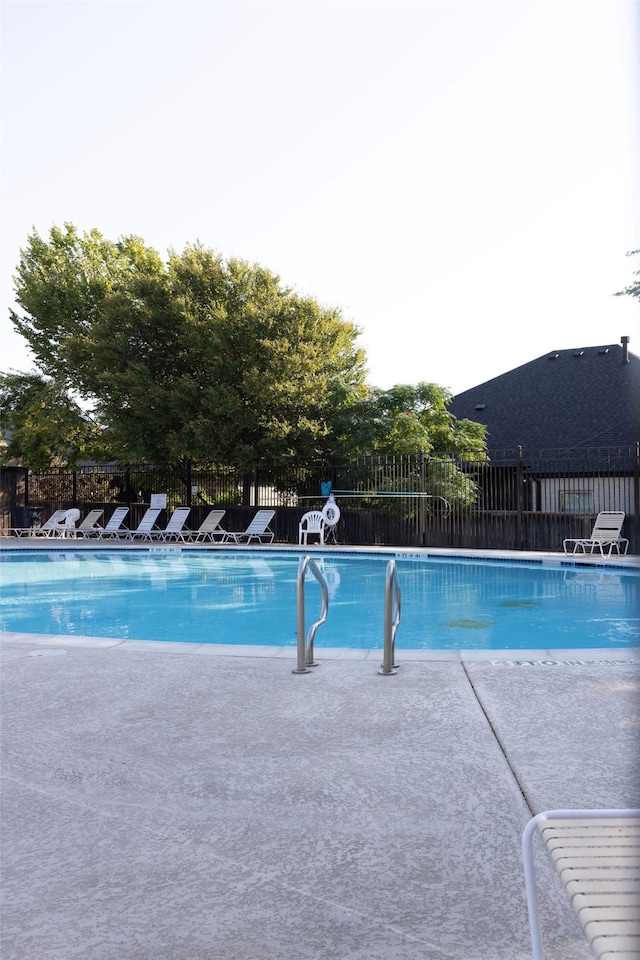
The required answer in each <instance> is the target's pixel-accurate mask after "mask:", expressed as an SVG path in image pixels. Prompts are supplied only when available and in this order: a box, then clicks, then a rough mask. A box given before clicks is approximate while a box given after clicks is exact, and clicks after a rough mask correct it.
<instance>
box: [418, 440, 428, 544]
mask: <svg viewBox="0 0 640 960" xmlns="http://www.w3.org/2000/svg"><path fill="white" fill-rule="evenodd" d="M426 492H427V477H426V472H425V465H424V450H421V451H420V493H421V494H422V496H421V497H420V498H419V500H418V522H419V524H420V527H419V531H418V543H419V544H420V546H421V547H424V546H426V543H427V513H426V500H425V497H424V494H425V493H426Z"/></svg>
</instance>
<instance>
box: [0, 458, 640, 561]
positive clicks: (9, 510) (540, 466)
mask: <svg viewBox="0 0 640 960" xmlns="http://www.w3.org/2000/svg"><path fill="white" fill-rule="evenodd" d="M328 484H331V490H332V492H333V493H334V495H335V496H336V499H337V501H338V503H339V505H340V510H341V518H340V524H339V527H338V530H337V536H338V539H339V540H340V541H341V542H344V543H353V544H395V545H408V546H412V545H416V546H427V545H431V546H456V547H479V548H487V547H488V548H495V549H498V548H502V549H531V550H558V549H559V548H560V549H561V545H562V540H563V538H565V537H578V536H586V535H588V534H589V532H590V530H591V527H592V525H593V520H594V518H595V516H596V515H597V514H598V513H599V512H600V511H601V510H623V511H624V512H625V514H626V521H625V529H624V536H626V537H628V538H629V540H630V550H631V552H635V553H637V552H640V540H639V533H640V530H639V527H640V524H639V510H640V454H639V445H636V446H635V447H632V448H621V447H620V448H606V449H597V448H596V449H590V450H570V449H567V450H538V451H528V450H522V449H521V448H517V449H516V450H509V451H498V452H496V451H493V452H492V453H491V455H490V457H486V456H483V455H480V454H478V453H477V452H465V451H455V452H452V453H450V454H438V455H429V454H407V455H404V456H378V455H376V456H361V457H354V458H352V459H350V460H348V461H338V460H335V459H328V460H321V461H317V462H313V463H309V464H305V465H303V466H300V467H299V468H296V469H289V470H288V471H286V472H282V473H274V472H269V473H267V471H265V470H262V469H260V468H259V467H257V468H256V469H255V470H254V471H253V472H252V474H250V475H248V476H247V475H244V476H243V475H241V474H239V473H238V472H237V471H235V470H233V469H231V468H229V467H224V466H216V465H210V466H207V467H203V466H198V467H195V466H192V465H190V464H185V465H184V466H183V467H181V468H180V469H176V470H167V469H159V468H155V467H153V466H150V465H132V466H129V467H126V468H123V467H118V466H115V465H112V464H109V465H106V466H105V465H96V464H86V465H84V466H81V467H79V468H78V469H77V470H75V471H67V470H51V471H48V472H46V473H32V472H30V471H27V470H24V469H22V468H5V469H4V470H3V480H2V501H1V505H0V510H1V514H2V516H1V520H2V525H3V528H5V529H6V528H7V527H9V526H16V525H21V524H19V523H17V522H16V518H17V515H18V514H17V512H18V511H21V510H22V511H25V510H27V509H29V510H32V511H33V510H34V509H35V510H37V511H39V512H41V513H42V514H43V515H49V513H52V512H53V511H54V510H56V509H63V508H67V507H79V508H80V509H81V510H86V511H88V510H90V509H93V508H95V507H102V508H103V509H104V511H105V515H108V514H109V513H110V512H111V510H112V509H113V507H114V506H116V505H122V504H126V505H127V506H128V507H129V510H130V514H129V519H130V523H136V522H137V521H138V519H139V518H140V517H141V516H142V514H143V512H144V509H145V507H146V505H148V503H149V501H150V497H151V494H152V493H165V494H166V495H167V510H168V512H170V511H171V510H172V509H173V508H175V507H176V506H178V505H183V504H186V505H187V506H190V507H191V513H190V517H189V520H190V524H189V525H190V526H192V527H195V526H197V525H198V524H199V523H200V522H201V519H203V518H204V516H205V515H206V513H207V511H208V510H209V509H210V508H211V507H214V506H215V507H221V508H224V509H225V510H226V511H227V513H226V515H225V523H228V527H229V529H243V528H244V526H246V523H247V522H248V519H249V518H250V516H252V514H253V512H254V511H255V508H257V507H273V508H275V509H276V511H277V513H276V518H275V531H276V538H277V539H278V540H281V541H283V542H296V541H297V532H298V521H299V518H300V516H301V515H302V513H303V512H305V511H306V510H309V509H313V508H316V507H321V506H322V504H323V502H324V500H325V498H326V492H327V490H328ZM24 515H25V514H24V512H23V513H22V514H20V516H21V517H24Z"/></svg>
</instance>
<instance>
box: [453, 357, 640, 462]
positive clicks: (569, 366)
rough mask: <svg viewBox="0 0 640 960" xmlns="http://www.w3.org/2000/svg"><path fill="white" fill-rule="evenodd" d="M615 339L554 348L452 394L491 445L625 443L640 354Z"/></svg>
mask: <svg viewBox="0 0 640 960" xmlns="http://www.w3.org/2000/svg"><path fill="white" fill-rule="evenodd" d="M627 359H628V362H627V363H625V362H624V357H623V348H622V347H621V345H620V344H609V345H607V346H601V347H578V348H576V349H573V350H553V351H551V352H550V353H547V354H544V356H542V357H538V358H537V359H536V360H532V361H530V363H525V364H523V365H522V366H521V367H516V368H515V369H514V370H510V371H509V372H508V373H504V374H502V376H500V377H494V379H493V380H487V381H486V382H485V383H481V384H479V385H478V386H477V387H472V388H471V389H470V390H465V391H464V392H463V393H459V394H458V395H457V396H456V397H454V399H453V401H452V402H451V404H450V406H449V408H448V409H449V411H450V412H451V413H453V414H454V416H456V417H457V418H459V419H461V418H468V419H469V420H475V421H476V422H478V423H483V424H484V425H485V426H486V427H487V429H488V445H489V449H490V450H508V449H515V447H517V446H522V447H523V449H528V450H542V449H544V448H547V449H549V448H554V449H555V448H559V447H563V448H571V449H574V448H586V447H591V448H594V447H614V446H624V447H628V446H631V445H632V444H635V443H636V442H638V441H640V358H639V357H637V356H635V354H632V353H630V352H628V353H627Z"/></svg>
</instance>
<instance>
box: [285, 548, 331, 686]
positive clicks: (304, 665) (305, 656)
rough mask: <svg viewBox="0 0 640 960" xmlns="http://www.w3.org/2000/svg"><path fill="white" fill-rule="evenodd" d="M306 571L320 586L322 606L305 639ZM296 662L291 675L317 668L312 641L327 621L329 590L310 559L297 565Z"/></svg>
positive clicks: (303, 558) (301, 560) (314, 563)
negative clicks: (318, 617)
mask: <svg viewBox="0 0 640 960" xmlns="http://www.w3.org/2000/svg"><path fill="white" fill-rule="evenodd" d="M307 569H309V570H311V572H312V573H313V575H314V577H315V578H316V580H317V581H318V583H319V584H320V590H321V591H322V606H321V608H320V619H319V620H316V621H315V623H312V624H311V626H310V627H309V632H308V633H307V635H306V638H305V622H304V621H305V618H304V579H305V575H306V572H307ZM297 593H298V661H297V666H296V668H295V670H292V671H291V672H292V673H311V670H310V667H317V666H318V664H317V662H316V661H315V660H314V659H313V640H314V637H315V635H316V630H317V629H318V627H320V626H322V624H323V623H324V622H325V620H326V619H327V614H328V612H329V590H328V588H327V581H326V580H325V578H324V577H323V575H322V573H321V572H320V568H319V567H318V565H317V563H316V562H315V560H313V559H312V558H311V557H300V562H299V563H298V591H297Z"/></svg>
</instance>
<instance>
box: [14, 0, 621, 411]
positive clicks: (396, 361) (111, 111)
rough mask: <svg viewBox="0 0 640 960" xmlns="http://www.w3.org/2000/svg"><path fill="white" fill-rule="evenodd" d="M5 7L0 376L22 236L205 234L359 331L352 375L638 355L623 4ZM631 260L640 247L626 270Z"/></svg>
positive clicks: (485, 373)
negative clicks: (357, 365)
mask: <svg viewBox="0 0 640 960" xmlns="http://www.w3.org/2000/svg"><path fill="white" fill-rule="evenodd" d="M1 13H2V73H3V77H2V90H3V94H2V115H3V120H2V248H1V251H0V256H1V260H0V283H1V289H0V296H1V311H0V336H1V342H2V355H1V359H0V369H1V370H4V371H6V370H8V369H22V370H26V369H29V368H30V366H31V361H30V359H29V354H28V351H27V350H26V348H25V347H24V346H23V341H22V339H21V338H20V337H18V336H17V334H15V333H14V332H13V328H12V326H11V323H10V321H9V319H8V313H9V308H10V306H11V305H12V296H13V283H12V279H11V278H12V274H13V273H14V272H15V267H16V265H17V262H18V258H19V249H20V247H21V246H22V245H24V243H25V241H26V238H27V236H28V234H29V232H30V231H31V229H32V228H33V227H35V228H36V229H37V230H38V231H39V232H40V233H41V234H43V235H46V234H47V233H48V231H49V229H50V227H51V226H52V225H54V224H57V225H62V224H63V223H64V222H65V221H70V222H72V223H74V224H75V225H76V226H77V227H78V228H80V229H81V230H88V229H90V228H92V227H96V228H97V229H98V230H100V231H101V232H102V233H104V234H105V235H106V236H107V237H109V238H111V239H114V240H115V239H117V237H118V236H121V235H123V234H136V235H138V236H140V237H142V238H143V239H144V241H145V242H146V243H147V244H149V245H151V246H153V247H155V248H156V249H157V250H158V251H159V252H160V253H161V254H162V255H163V256H166V253H167V250H168V249H169V248H170V247H174V248H176V249H178V250H180V249H182V248H183V246H184V245H185V244H186V243H188V242H194V241H196V240H200V241H201V242H202V243H204V244H205V245H206V246H209V247H212V248H213V249H215V250H216V251H218V252H220V253H221V254H222V255H223V256H224V257H241V258H243V259H246V260H249V261H251V262H256V263H259V264H261V265H262V266H264V267H266V268H268V269H270V270H271V271H273V272H275V273H277V274H279V276H280V277H281V279H282V281H283V283H284V284H286V285H287V286H291V287H293V288H295V289H296V290H298V291H299V292H301V293H303V294H308V295H311V296H313V297H314V298H315V299H317V300H318V301H320V302H321V303H323V304H325V305H328V306H337V307H339V308H340V309H341V311H342V314H343V316H344V317H345V318H346V319H349V320H353V321H354V322H355V323H357V324H358V325H359V327H360V328H361V329H362V337H361V345H362V346H363V347H364V349H365V350H366V353H367V357H368V361H369V371H370V373H369V380H370V382H371V383H372V384H375V385H376V386H380V387H384V388H387V387H390V386H392V385H393V384H395V383H416V382H418V381H420V380H426V381H430V382H435V383H438V384H441V385H442V386H445V387H448V388H449V389H451V390H452V391H453V392H454V393H459V392H460V391H462V390H465V389H467V388H469V387H471V386H473V385H474V384H476V383H480V382H482V381H484V380H487V379H489V378H491V377H494V376H498V375H500V374H501V373H504V372H506V371H507V370H510V369H512V368H513V367H516V366H518V365H520V364H522V363H526V362H528V361H529V360H533V359H534V358H536V357H538V356H540V355H542V354H544V353H546V352H548V351H550V350H552V349H562V348H571V347H578V346H588V345H600V344H610V343H617V342H619V340H620V337H621V336H622V335H629V336H630V337H631V343H630V349H631V350H632V351H633V352H634V353H640V326H639V324H638V318H639V310H638V304H637V301H634V300H631V299H629V298H616V297H614V296H613V294H614V293H615V291H616V290H619V289H620V288H621V287H623V286H626V285H627V284H628V283H629V282H631V279H632V272H633V269H634V263H633V261H632V260H631V259H629V258H627V257H626V253H627V251H629V250H632V249H636V248H638V247H640V192H639V190H638V183H637V171H638V169H640V151H639V149H638V143H639V131H638V110H639V104H638V98H637V94H638V88H639V79H640V71H639V69H638V66H639V64H638V50H639V43H640V34H639V30H638V26H639V22H640V15H639V14H640V7H639V5H638V4H637V3H631V2H627V0H606V2H589V0H574V2H563V0H536V2H519V0H512V2H507V0H501V2H484V0H474V2H457V0H446V2H441V0H431V2H430V0H423V2H420V0H416V2H403V0H391V2H382V3H376V2H368V0H360V2H357V0H356V2H348V0H334V2H326V0H325V2H313V0H311V2H306V0H289V2H272V0H259V2H249V0H246V2H245V0H229V2H211V0H200V2H198V0H193V2H192V0H183V2H169V0H167V2H158V0H148V2H144V0H141V2H130V0H113V2H87V0H76V2H56V0H48V2H31V0H20V2H12V0H4V2H3V3H2V7H1ZM637 267H638V263H637V261H636V264H635V268H636V269H637Z"/></svg>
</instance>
